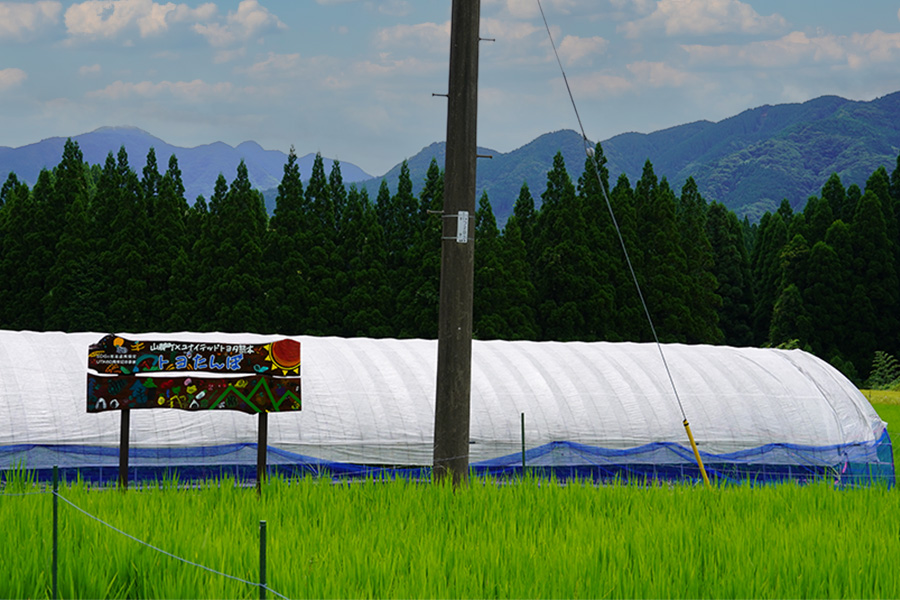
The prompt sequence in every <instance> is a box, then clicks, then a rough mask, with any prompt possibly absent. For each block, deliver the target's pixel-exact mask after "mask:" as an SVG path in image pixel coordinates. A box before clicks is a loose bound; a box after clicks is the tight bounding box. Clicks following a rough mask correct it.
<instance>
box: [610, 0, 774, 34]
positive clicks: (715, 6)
mask: <svg viewBox="0 0 900 600" xmlns="http://www.w3.org/2000/svg"><path fill="white" fill-rule="evenodd" d="M786 27H787V21H785V19H784V17H782V16H781V15H779V14H777V13H776V14H772V15H769V16H767V17H764V16H761V15H760V14H759V13H757V12H756V11H755V10H754V9H753V7H752V6H750V5H749V4H745V3H744V2H741V1H740V0H660V1H659V3H658V4H657V5H656V9H655V10H654V11H653V12H652V13H650V14H649V15H648V16H646V17H643V18H641V19H638V20H636V21H630V22H628V23H624V24H622V25H620V26H619V30H620V31H622V32H623V33H624V34H625V36H626V37H629V38H636V37H639V36H641V35H644V34H649V33H654V32H657V31H665V33H666V35H669V36H673V35H685V34H687V35H707V34H718V33H749V34H759V33H771V32H780V31H783V30H784V29H785V28H786Z"/></svg>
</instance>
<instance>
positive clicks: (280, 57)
mask: <svg viewBox="0 0 900 600" xmlns="http://www.w3.org/2000/svg"><path fill="white" fill-rule="evenodd" d="M300 66H301V61H300V54H276V53H275V52H269V54H268V56H266V58H265V59H263V60H261V61H258V62H256V63H254V64H253V65H251V66H250V67H247V68H240V69H237V72H238V73H244V74H246V75H250V76H252V77H268V76H272V75H281V74H284V73H290V72H296V71H297V70H298V69H299V68H300Z"/></svg>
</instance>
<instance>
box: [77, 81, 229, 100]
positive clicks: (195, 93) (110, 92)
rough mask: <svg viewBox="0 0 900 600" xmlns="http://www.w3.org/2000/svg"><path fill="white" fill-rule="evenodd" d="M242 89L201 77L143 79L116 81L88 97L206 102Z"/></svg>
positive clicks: (226, 98) (89, 93)
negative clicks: (131, 81)
mask: <svg viewBox="0 0 900 600" xmlns="http://www.w3.org/2000/svg"><path fill="white" fill-rule="evenodd" d="M242 91H244V90H240V89H238V88H235V87H234V86H233V85H232V84H231V83H230V82H220V83H207V82H205V81H202V80H200V79H195V80H193V81H159V82H152V81H141V82H138V83H128V82H124V81H116V82H114V83H111V84H110V85H108V86H106V87H105V88H103V89H102V90H96V91H93V92H88V93H87V94H86V95H87V97H88V98H92V99H100V100H114V101H119V100H124V99H127V98H156V97H159V96H171V97H174V98H178V99H181V100H186V101H189V102H206V101H210V100H216V101H221V100H230V99H232V98H234V96H236V95H237V94H238V93H239V92H242Z"/></svg>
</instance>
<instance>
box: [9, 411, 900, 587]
mask: <svg viewBox="0 0 900 600" xmlns="http://www.w3.org/2000/svg"><path fill="white" fill-rule="evenodd" d="M875 407H876V409H877V410H878V411H879V414H881V415H882V418H884V419H885V420H886V421H888V422H889V423H891V424H894V425H896V426H900V404H883V403H878V404H875ZM44 489H45V488H44V487H43V486H40V485H36V484H33V483H31V482H29V481H27V479H24V478H23V479H20V480H19V481H14V482H12V483H11V484H10V485H8V486H7V487H6V489H5V490H3V493H4V494H5V495H0V531H2V532H3V533H2V535H0V553H2V556H3V560H2V561H0V597H3V598H47V597H49V596H50V591H51V570H50V567H51V554H52V535H51V531H52V527H51V524H52V517H51V515H52V512H51V496H50V495H48V494H39V493H36V492H41V491H44ZM11 494H29V495H11ZM60 495H61V496H62V497H64V498H65V499H67V500H69V501H70V502H72V503H73V504H75V505H77V506H78V507H80V508H82V509H84V510H85V511H87V512H89V513H90V514H92V515H95V516H96V517H98V518H100V519H102V520H103V521H106V522H107V523H109V524H110V525H112V526H114V527H116V528H118V529H120V530H122V531H124V532H127V533H128V534H130V535H132V536H135V537H137V538H139V539H141V540H144V541H146V542H147V543H149V544H152V545H154V546H156V547H158V548H160V549H163V550H166V551H168V552H170V553H172V554H175V555H177V556H180V557H183V558H185V559H187V560H190V561H193V562H196V563H199V564H202V565H205V566H207V567H209V568H212V569H215V570H217V571H220V572H223V573H227V574H229V575H232V576H234V577H237V578H240V579H243V580H246V581H250V582H258V581H259V577H260V576H259V522H260V521H261V520H265V521H266V522H267V583H268V586H269V588H270V589H271V590H274V591H277V592H278V593H280V594H283V595H285V596H287V597H290V598H509V597H517V598H538V597H540V598H660V597H667V598H723V597H728V598H736V597H739V598H748V597H754V598H788V597H789V598H800V597H804V598H896V597H900V577H898V567H897V562H898V560H897V559H898V557H900V493H898V491H897V490H896V489H890V490H889V489H887V488H886V487H884V486H875V487H870V488H863V489H851V490H840V489H835V488H834V487H832V486H829V485H828V484H825V483H822V484H815V485H807V486H798V485H795V484H781V485H770V486H759V487H754V488H751V487H749V486H727V487H721V488H716V489H713V490H707V489H705V488H703V487H702V486H693V485H688V484H683V485H671V486H670V485H664V486H654V487H636V486H625V485H609V486H601V487H595V486H591V485H580V484H569V485H566V486H559V485H555V484H551V483H549V482H546V481H543V482H542V481H536V480H526V481H523V482H518V483H515V484H511V485H497V484H494V483H489V482H484V481H473V482H472V483H471V485H470V486H469V487H468V488H465V489H461V490H457V491H454V490H453V489H452V488H450V487H448V486H443V485H431V484H417V483H409V482H405V481H394V482H373V481H368V482H359V483H352V484H343V485H332V484H330V483H327V482H319V481H314V480H311V479H306V480H294V481H282V480H277V479H274V480H271V481H269V482H268V483H267V484H266V485H265V486H264V487H263V490H262V495H261V496H260V497H258V496H257V494H256V491H255V490H254V489H252V488H250V489H248V488H242V487H239V486H235V485H234V484H233V482H230V481H223V482H207V483H206V484H204V485H202V486H200V487H195V488H184V487H179V486H177V485H175V484H174V483H170V484H168V485H163V486H161V487H149V488H148V487H144V488H143V489H131V490H129V491H128V492H125V493H122V492H119V491H116V490H108V489H107V490H98V489H91V488H90V487H89V486H87V485H83V484H80V483H68V484H65V485H63V486H61V488H60ZM59 524H60V526H59V571H58V572H59V592H60V597H63V598H258V597H259V592H260V590H259V588H258V587H256V586H253V585H248V584H247V583H242V582H240V581H236V580H234V579H229V578H227V577H223V576H221V575H218V574H215V573H211V572H209V571H206V570H203V569H200V568H198V567H196V566H193V565H189V564H185V563H183V562H181V561H179V560H176V559H174V558H171V557H170V556H167V555H165V554H162V553H159V552H157V551H155V550H153V549H151V548H148V547H146V546H144V545H142V544H140V543H138V542H136V541H134V540H132V539H129V538H128V537H126V536H124V535H121V534H120V533H117V532H116V531H114V530H112V529H110V528H109V527H107V526H105V525H103V524H101V523H99V522H98V521H96V520H94V519H92V518H90V517H88V516H86V515H85V514H83V513H81V512H79V511H78V510H76V509H75V508H73V507H72V506H70V505H68V504H67V503H65V502H62V501H60V503H59ZM268 597H269V598H274V597H276V596H275V595H274V594H273V593H272V592H271V591H270V592H269V594H268Z"/></svg>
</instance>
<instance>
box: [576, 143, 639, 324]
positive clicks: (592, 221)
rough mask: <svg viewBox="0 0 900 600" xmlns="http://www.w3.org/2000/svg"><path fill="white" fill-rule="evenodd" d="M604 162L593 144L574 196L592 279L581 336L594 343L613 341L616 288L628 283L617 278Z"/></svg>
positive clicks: (616, 249) (600, 149) (617, 251)
mask: <svg viewBox="0 0 900 600" xmlns="http://www.w3.org/2000/svg"><path fill="white" fill-rule="evenodd" d="M606 162H607V161H606V156H605V155H604V154H603V147H602V146H601V145H600V144H597V145H596V146H595V147H594V152H593V156H588V157H587V158H586V159H585V161H584V171H583V172H582V175H581V177H579V179H578V197H579V203H580V205H581V207H582V210H583V214H584V222H585V227H586V233H587V240H586V242H587V247H588V248H589V253H588V255H587V256H585V260H586V261H587V262H589V263H590V268H591V271H592V272H594V273H595V279H596V287H595V288H594V292H593V296H592V297H591V298H589V299H588V300H587V302H586V304H585V305H584V306H583V308H582V310H583V311H584V312H585V335H586V336H587V337H589V338H591V339H598V340H610V339H617V333H616V331H615V319H614V314H615V312H616V285H619V284H621V283H625V284H627V283H628V282H627V281H621V278H620V275H621V274H622V273H623V266H622V253H621V250H620V248H619V244H618V239H617V236H616V233H615V228H614V226H613V222H612V219H610V216H609V207H608V205H607V203H606V199H607V197H608V196H607V192H606V190H607V189H608V188H609V171H608V169H607V168H606Z"/></svg>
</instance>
